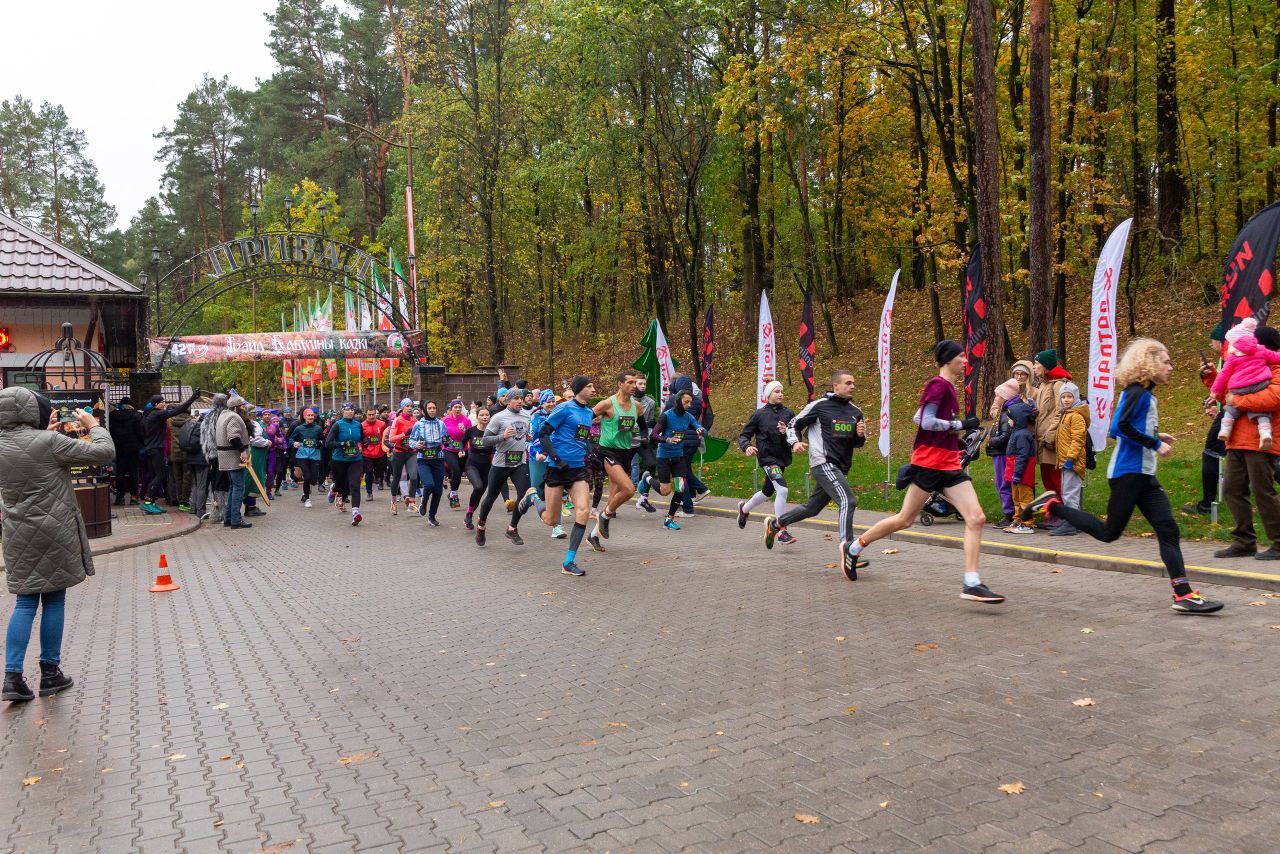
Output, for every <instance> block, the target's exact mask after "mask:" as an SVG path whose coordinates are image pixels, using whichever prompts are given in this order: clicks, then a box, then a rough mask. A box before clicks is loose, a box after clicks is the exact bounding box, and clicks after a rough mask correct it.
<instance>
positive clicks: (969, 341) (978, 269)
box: [964, 246, 987, 418]
mask: <svg viewBox="0 0 1280 854" xmlns="http://www.w3.org/2000/svg"><path fill="white" fill-rule="evenodd" d="M986 352H987V301H986V298H985V297H984V296H983V293H982V258H981V252H980V247H977V246H975V247H973V255H972V256H971V257H970V258H969V265H968V266H967V267H965V270H964V355H965V359H966V364H965V367H964V415H965V417H966V418H972V417H974V415H976V414H977V411H978V374H979V373H980V372H981V370H982V357H983V356H984V355H986Z"/></svg>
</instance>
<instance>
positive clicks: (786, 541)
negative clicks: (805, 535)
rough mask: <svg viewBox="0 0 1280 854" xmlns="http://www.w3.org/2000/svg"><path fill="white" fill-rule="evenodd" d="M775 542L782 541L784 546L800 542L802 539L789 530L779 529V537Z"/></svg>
mask: <svg viewBox="0 0 1280 854" xmlns="http://www.w3.org/2000/svg"><path fill="white" fill-rule="evenodd" d="M775 542H779V543H782V545H784V546H789V545H791V544H792V543H798V542H800V541H799V540H797V539H796V538H795V537H793V536H791V534H790V533H789V532H788V531H779V532H778V538H777V540H776V541H775Z"/></svg>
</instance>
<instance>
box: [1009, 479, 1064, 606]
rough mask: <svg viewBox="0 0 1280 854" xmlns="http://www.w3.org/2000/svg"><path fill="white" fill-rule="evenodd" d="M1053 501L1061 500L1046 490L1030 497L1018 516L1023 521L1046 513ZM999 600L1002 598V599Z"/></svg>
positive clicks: (1052, 492) (1055, 494)
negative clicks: (1029, 500)
mask: <svg viewBox="0 0 1280 854" xmlns="http://www.w3.org/2000/svg"><path fill="white" fill-rule="evenodd" d="M1055 501H1057V502H1059V503H1061V502H1062V499H1061V498H1059V497H1058V493H1056V492H1054V491H1053V490H1052V489H1049V490H1046V491H1045V492H1042V493H1040V494H1039V495H1037V496H1036V497H1035V498H1033V499H1031V503H1030V504H1028V505H1027V506H1026V507H1024V508H1022V512H1021V513H1019V514H1018V518H1019V519H1021V520H1022V521H1023V522H1025V521H1027V520H1028V519H1030V518H1031V517H1032V516H1033V515H1035V514H1036V513H1048V512H1049V505H1051V504H1053V503H1054V502H1055ZM1001 601H1004V600H1003V599H1002V600H1001Z"/></svg>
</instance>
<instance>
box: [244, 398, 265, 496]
mask: <svg viewBox="0 0 1280 854" xmlns="http://www.w3.org/2000/svg"><path fill="white" fill-rule="evenodd" d="M245 425H246V426H247V427H248V428H249V465H250V467H252V468H253V473H254V474H256V475H257V476H258V479H257V480H256V481H255V480H254V479H253V478H251V477H246V478H245V483H244V515H246V516H265V515H267V513H266V511H265V510H263V509H262V508H260V507H259V506H258V496H259V495H261V494H262V493H261V492H260V491H259V490H258V484H259V483H261V484H263V486H264V487H265V486H266V483H267V452H268V451H269V450H270V449H271V440H270V439H268V438H267V426H266V425H265V424H263V423H262V407H260V406H259V407H256V408H255V409H254V410H253V417H249V415H248V412H247V406H246V410H245Z"/></svg>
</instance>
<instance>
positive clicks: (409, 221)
mask: <svg viewBox="0 0 1280 854" xmlns="http://www.w3.org/2000/svg"><path fill="white" fill-rule="evenodd" d="M325 118H326V119H328V120H329V121H331V122H337V123H338V124H343V125H346V126H347V127H349V128H351V129H352V130H357V131H360V133H367V134H368V135H369V136H371V137H373V138H374V139H379V140H382V141H383V142H385V143H386V144H387V145H389V146H391V147H392V148H402V149H404V151H405V178H406V180H405V185H404V216H405V234H406V236H407V238H408V244H409V259H408V260H409V295H410V296H409V298H410V300H411V303H410V305H411V311H413V313H414V315H415V319H416V315H417V303H418V267H417V264H416V259H417V250H416V247H415V240H414V221H413V136H412V135H411V134H410V133H409V132H408V131H407V130H406V131H401V132H402V133H403V134H404V142H403V143H400V142H392V141H391V140H389V139H387V138H386V137H385V136H383V135H382V134H380V133H378V132H377V131H375V130H371V129H370V128H367V127H365V126H364V125H358V124H356V123H355V122H349V121H347V120H346V119H344V118H343V117H342V116H336V115H334V114H333V113H328V114H326V115H325Z"/></svg>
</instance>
